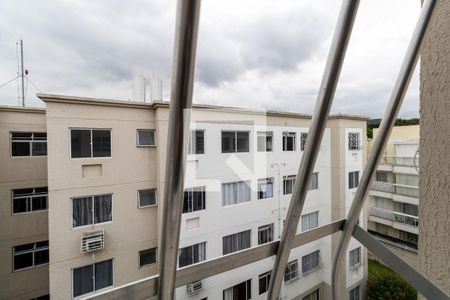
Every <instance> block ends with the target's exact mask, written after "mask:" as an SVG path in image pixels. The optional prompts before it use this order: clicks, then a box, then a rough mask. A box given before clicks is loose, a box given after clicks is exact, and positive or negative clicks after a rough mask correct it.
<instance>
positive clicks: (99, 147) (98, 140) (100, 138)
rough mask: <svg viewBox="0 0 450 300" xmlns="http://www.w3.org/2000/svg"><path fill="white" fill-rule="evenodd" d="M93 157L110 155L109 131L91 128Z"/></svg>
mask: <svg viewBox="0 0 450 300" xmlns="http://www.w3.org/2000/svg"><path fill="white" fill-rule="evenodd" d="M92 144H93V145H92V151H93V157H110V156H111V131H110V130H92Z"/></svg>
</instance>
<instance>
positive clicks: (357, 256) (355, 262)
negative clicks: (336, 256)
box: [349, 247, 361, 267]
mask: <svg viewBox="0 0 450 300" xmlns="http://www.w3.org/2000/svg"><path fill="white" fill-rule="evenodd" d="M349 262H350V267H354V266H359V265H360V264H361V247H358V248H355V249H353V250H351V251H350V252H349Z"/></svg>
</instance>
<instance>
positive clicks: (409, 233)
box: [368, 125, 419, 268]
mask: <svg viewBox="0 0 450 300" xmlns="http://www.w3.org/2000/svg"><path fill="white" fill-rule="evenodd" d="M377 132H378V130H377V129H374V137H376V135H377ZM369 195H370V196H369V199H368V203H369V220H368V230H369V232H370V233H372V234H373V235H374V236H375V237H377V238H378V239H379V240H380V241H382V242H383V243H384V244H385V245H386V246H388V247H389V248H390V249H391V250H392V251H394V253H396V254H397V255H399V256H400V257H401V258H402V259H404V260H405V261H406V262H408V263H409V264H410V265H411V266H413V267H415V268H417V267H418V258H417V243H418V230H419V228H418V226H419V218H418V205H419V125H412V126H396V127H394V128H393V130H392V133H391V136H390V138H389V140H388V145H387V147H386V150H385V155H384V156H383V159H382V161H381V162H380V165H379V167H378V170H377V173H376V178H375V179H374V181H373V184H372V187H371V190H370V192H369Z"/></svg>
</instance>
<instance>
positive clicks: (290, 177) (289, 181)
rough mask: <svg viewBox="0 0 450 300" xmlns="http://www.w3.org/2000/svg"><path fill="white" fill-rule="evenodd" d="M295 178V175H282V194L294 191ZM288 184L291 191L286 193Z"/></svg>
mask: <svg viewBox="0 0 450 300" xmlns="http://www.w3.org/2000/svg"><path fill="white" fill-rule="evenodd" d="M295 180H297V176H296V175H286V176H283V195H291V194H292V192H294V185H295ZM288 184H289V185H291V193H289V194H287V193H286V190H287V185H288Z"/></svg>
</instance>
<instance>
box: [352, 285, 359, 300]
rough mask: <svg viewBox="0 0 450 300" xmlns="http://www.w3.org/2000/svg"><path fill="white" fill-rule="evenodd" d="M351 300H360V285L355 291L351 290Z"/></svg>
mask: <svg viewBox="0 0 450 300" xmlns="http://www.w3.org/2000/svg"><path fill="white" fill-rule="evenodd" d="M349 299H350V300H359V299H360V298H359V285H358V286H357V287H355V288H354V289H352V290H350V298H349Z"/></svg>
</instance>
